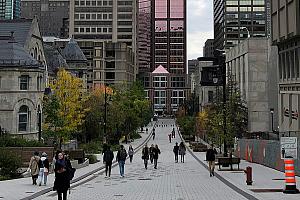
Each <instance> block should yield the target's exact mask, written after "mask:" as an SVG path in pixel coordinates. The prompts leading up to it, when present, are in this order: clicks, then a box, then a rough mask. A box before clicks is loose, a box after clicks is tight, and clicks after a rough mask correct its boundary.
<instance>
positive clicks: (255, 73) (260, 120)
mask: <svg viewBox="0 0 300 200" xmlns="http://www.w3.org/2000/svg"><path fill="white" fill-rule="evenodd" d="M276 51H277V48H276V47H274V46H273V47H271V46H270V40H269V39H267V38H248V39H246V40H245V41H243V42H242V43H240V44H239V45H237V46H236V47H233V48H231V49H230V50H229V51H227V52H226V69H227V74H231V76H232V78H233V80H234V81H236V82H237V84H238V87H239V89H240V92H241V96H242V98H243V99H244V100H245V101H246V102H247V107H248V131H249V132H270V131H275V130H277V126H278V125H277V124H278V118H277V114H278V109H277V106H278V102H277V98H278V93H277V71H276V67H277V64H276V63H277V56H276ZM271 110H273V112H274V113H273V114H271V112H270V111H271ZM272 115H273V116H272ZM272 117H273V124H272V122H271V121H272V119H271V118H272ZM272 129H273V130H272Z"/></svg>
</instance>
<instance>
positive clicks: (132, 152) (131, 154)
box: [128, 145, 134, 163]
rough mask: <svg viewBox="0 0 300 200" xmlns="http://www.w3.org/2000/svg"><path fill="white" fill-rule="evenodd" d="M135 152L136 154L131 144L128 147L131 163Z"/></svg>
mask: <svg viewBox="0 0 300 200" xmlns="http://www.w3.org/2000/svg"><path fill="white" fill-rule="evenodd" d="M133 154H134V150H133V148H132V146H131V145H129V148H128V155H129V160H130V163H132V159H133Z"/></svg>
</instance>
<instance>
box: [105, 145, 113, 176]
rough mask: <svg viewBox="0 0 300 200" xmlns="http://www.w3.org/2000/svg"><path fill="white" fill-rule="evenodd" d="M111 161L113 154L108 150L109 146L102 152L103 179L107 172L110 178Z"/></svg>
mask: <svg viewBox="0 0 300 200" xmlns="http://www.w3.org/2000/svg"><path fill="white" fill-rule="evenodd" d="M113 159H114V152H112V150H110V146H107V147H106V151H105V152H104V155H103V161H104V162H105V177H107V172H108V177H110V174H111V165H112V161H113Z"/></svg>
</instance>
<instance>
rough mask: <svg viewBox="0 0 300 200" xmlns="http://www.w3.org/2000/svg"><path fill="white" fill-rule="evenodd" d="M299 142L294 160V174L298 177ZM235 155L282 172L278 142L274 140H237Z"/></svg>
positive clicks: (282, 166) (299, 174) (299, 170)
mask: <svg viewBox="0 0 300 200" xmlns="http://www.w3.org/2000/svg"><path fill="white" fill-rule="evenodd" d="M299 147H300V141H299V140H298V155H297V156H298V159H297V160H295V169H296V174H297V175H298V176H300V148H299ZM235 155H236V156H238V157H240V158H242V159H244V160H247V161H249V162H253V163H259V164H262V165H265V166H267V167H270V168H273V169H276V170H279V171H284V162H283V160H282V159H281V149H280V141H276V140H256V139H240V140H238V144H237V148H236V149H235Z"/></svg>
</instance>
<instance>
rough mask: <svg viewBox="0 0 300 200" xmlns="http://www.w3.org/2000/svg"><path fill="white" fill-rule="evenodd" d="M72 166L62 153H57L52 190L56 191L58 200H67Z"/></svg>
mask: <svg viewBox="0 0 300 200" xmlns="http://www.w3.org/2000/svg"><path fill="white" fill-rule="evenodd" d="M71 169H72V165H71V163H70V161H69V159H67V158H66V157H65V155H64V154H63V152H57V155H56V162H55V168H54V172H55V181H54V187H53V190H54V191H57V196H58V200H62V196H63V200H67V193H68V189H69V188H70V170H71Z"/></svg>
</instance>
